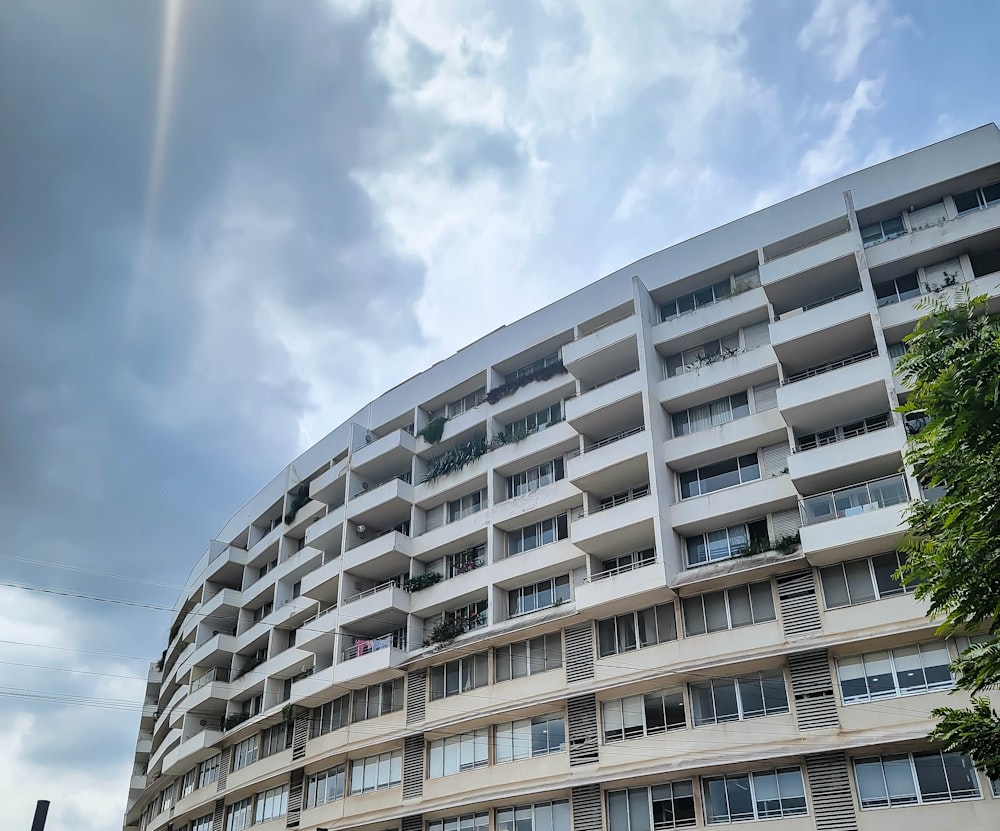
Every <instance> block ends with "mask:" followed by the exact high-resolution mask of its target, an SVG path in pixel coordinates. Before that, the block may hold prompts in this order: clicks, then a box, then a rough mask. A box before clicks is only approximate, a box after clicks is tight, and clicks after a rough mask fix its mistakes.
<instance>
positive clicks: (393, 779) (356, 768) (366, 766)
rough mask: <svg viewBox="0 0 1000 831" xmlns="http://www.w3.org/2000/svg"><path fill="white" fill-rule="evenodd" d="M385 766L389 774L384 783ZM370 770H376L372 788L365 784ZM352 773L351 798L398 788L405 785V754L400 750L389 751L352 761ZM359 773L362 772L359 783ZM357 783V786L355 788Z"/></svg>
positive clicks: (349, 792) (349, 793)
mask: <svg viewBox="0 0 1000 831" xmlns="http://www.w3.org/2000/svg"><path fill="white" fill-rule="evenodd" d="M383 766H384V767H385V771H386V772H387V773H388V777H387V778H386V779H385V780H384V781H383V779H382V773H383ZM370 770H374V776H375V784H374V785H372V786H369V785H367V784H365V780H366V779H367V778H368V777H367V776H366V774H367V773H368V772H369V771H370ZM350 772H351V775H350V780H351V781H350V783H349V784H350V790H349V791H348V795H349V796H360V795H361V794H366V793H375V792H376V791H384V790H388V789H389V788H395V787H398V786H399V785H401V784H402V783H403V754H402V752H401V751H399V750H387V751H385V752H384V753H374V754H372V755H371V756H363V757H362V758H360V759H351V760H350ZM358 772H360V782H358V779H359V776H358ZM356 782H357V783H358V784H357V786H355V783H356Z"/></svg>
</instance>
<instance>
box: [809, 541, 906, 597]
mask: <svg viewBox="0 0 1000 831" xmlns="http://www.w3.org/2000/svg"><path fill="white" fill-rule="evenodd" d="M887 557H895V559H896V566H895V568H893V569H892V571H891V572H889V573H888V576H889V579H890V580H891V581H892V583H895V584H896V588H894V589H892V590H891V591H884V590H883V589H882V588H881V587H880V586H879V583H878V580H879V573H880V572H879V571H878V570H877V569H876V566H875V561H876V560H879V559H882V558H887ZM862 562H866V563H867V564H868V578H869V580H870V584H869V585H870V586H871V589H872V592H873V594H872V596H871V597H867V596H866V597H863V598H862V597H859V598H858V600H854V599H853V597H852V591H851V580H850V579H849V578H848V572H847V567H848V566H851V565H856V564H857V563H862ZM905 562H906V555H905V554H900V552H898V551H883V552H882V553H881V554H873V555H872V556H870V557H858V558H857V559H854V560H841V561H840V562H839V563H831V564H830V565H828V566H821V567H820V569H819V582H820V587H821V589H822V591H823V605H824V607H825V608H826V609H827V610H830V609H846V608H849V607H851V606H858V605H860V604H862V603H872V602H874V601H876V600H885V599H887V598H890V597H900V596H902V595H907V594H913V592H914V591H915V590H916V584H915V583H899V582H898V581H897V580H896V579H895V578H894V577H893V576H892V575H894V574H895V573H896V570H897V569H898V568H899V567H900V566H901V565H902V564H903V563H905ZM837 569H840V576H841V578H842V580H843V586H844V590H845V591H846V593H847V599H848V602H847V603H836V605H831V604H830V599H829V592H828V589H827V585H828V584H827V577H828V575H830V576H831V579H832V575H834V574H835V573H836V570H837ZM882 573H883V574H884V573H885V572H884V569H883V572H882ZM854 576H855V577H859V576H861V575H860V572H858V573H855V575H854ZM855 588H858V587H855Z"/></svg>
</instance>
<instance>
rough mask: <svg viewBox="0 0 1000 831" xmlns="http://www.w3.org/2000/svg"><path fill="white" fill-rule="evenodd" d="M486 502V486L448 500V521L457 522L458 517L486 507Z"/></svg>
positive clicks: (470, 514) (460, 517)
mask: <svg viewBox="0 0 1000 831" xmlns="http://www.w3.org/2000/svg"><path fill="white" fill-rule="evenodd" d="M486 502H487V500H486V488H483V489H482V490H479V491H476V492H475V493H469V494H466V495H465V496H463V497H462V498H461V499H456V500H454V501H453V502H449V503H448V522H458V520H460V519H463V518H465V517H467V516H472V514H477V513H479V512H480V511H481V510H482V509H483V508H485V507H486Z"/></svg>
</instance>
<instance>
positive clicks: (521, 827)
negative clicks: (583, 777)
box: [496, 799, 570, 831]
mask: <svg viewBox="0 0 1000 831" xmlns="http://www.w3.org/2000/svg"><path fill="white" fill-rule="evenodd" d="M496 831H570V821H569V802H568V801H567V800H565V799H562V800H559V801H558V802H536V803H535V804H534V805H518V806H517V807H516V808H497V823H496Z"/></svg>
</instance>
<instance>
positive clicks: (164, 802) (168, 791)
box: [160, 783, 174, 811]
mask: <svg viewBox="0 0 1000 831" xmlns="http://www.w3.org/2000/svg"><path fill="white" fill-rule="evenodd" d="M173 804H174V786H173V783H171V784H169V785H167V787H165V788H164V789H163V791H162V792H161V793H160V811H169V810H170V807H171V806H172V805H173Z"/></svg>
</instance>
